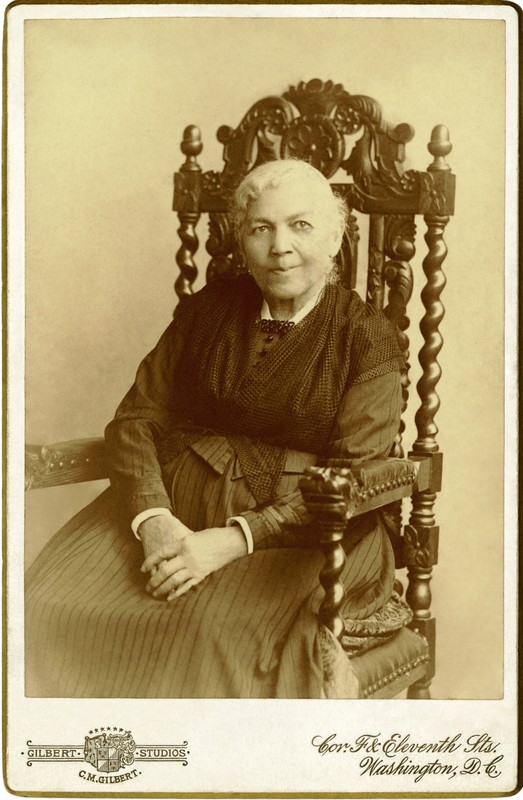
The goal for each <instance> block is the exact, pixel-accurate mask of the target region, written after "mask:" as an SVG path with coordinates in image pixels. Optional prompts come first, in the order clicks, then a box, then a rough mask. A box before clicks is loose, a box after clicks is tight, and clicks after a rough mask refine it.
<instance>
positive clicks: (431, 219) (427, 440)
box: [405, 125, 452, 699]
mask: <svg viewBox="0 0 523 800" xmlns="http://www.w3.org/2000/svg"><path fill="white" fill-rule="evenodd" d="M428 149H429V152H430V153H431V155H432V156H434V161H433V162H432V164H431V165H430V166H429V167H428V185H427V187H426V189H427V193H426V194H427V206H428V207H427V213H425V215H424V219H425V223H426V225H427V232H426V234H425V241H426V243H427V246H428V253H427V255H426V257H425V259H424V261H423V271H424V273H425V276H426V285H425V287H424V288H423V291H422V293H421V299H422V302H423V306H424V308H425V314H424V316H423V319H422V320H421V323H420V330H421V333H422V336H423V345H422V347H421V350H420V353H419V362H420V364H421V367H422V370H423V373H422V376H421V378H420V380H419V381H418V384H417V390H418V394H419V396H420V399H421V404H420V407H419V410H418V412H417V413H416V417H415V421H416V428H417V432H418V435H417V439H416V441H415V443H414V445H413V448H412V453H411V454H409V455H410V456H411V457H412V458H416V457H418V458H419V457H425V458H426V457H429V458H430V459H431V462H432V464H431V467H432V469H431V476H432V477H431V483H430V486H429V487H428V489H427V490H426V491H422V492H418V493H416V494H414V495H413V498H412V513H411V516H410V521H409V522H410V524H409V525H407V526H406V527H405V559H406V563H407V567H408V579H409V585H408V588H407V595H406V597H407V601H408V603H409V605H410V606H411V608H412V609H413V611H414V619H413V621H412V627H414V628H415V629H416V630H419V632H420V633H422V634H423V635H424V636H425V637H426V638H427V640H428V642H429V647H430V653H431V660H430V662H429V665H428V669H427V673H426V675H425V677H424V678H422V679H421V680H420V681H418V682H417V683H415V684H413V686H411V687H410V689H409V693H408V696H409V697H410V698H413V699H428V698H430V692H429V687H430V683H431V681H432V678H433V677H434V673H435V656H434V653H435V642H436V626H435V619H434V618H433V617H432V616H431V612H430V605H431V599H432V598H431V588H430V581H431V578H432V568H433V566H434V565H435V564H437V561H438V538H439V527H438V525H436V519H435V516H434V504H435V501H436V496H437V492H439V490H440V489H441V468H442V453H441V452H440V451H439V445H438V443H437V439H436V437H437V433H438V427H437V425H436V423H435V421H434V417H435V416H436V413H437V412H438V409H439V406H440V401H439V397H438V394H437V392H436V385H437V383H438V381H439V379H440V377H441V368H440V366H439V363H438V360H437V357H438V354H439V352H440V350H441V348H442V346H443V338H442V336H441V334H440V332H439V325H440V323H441V321H442V319H443V316H444V313H445V309H444V307H443V304H442V303H441V301H440V295H441V292H442V291H443V289H444V287H445V283H446V279H445V275H444V273H443V269H442V264H443V261H444V259H445V256H446V255H447V247H446V245H445V242H444V239H443V235H444V232H445V227H446V225H447V223H448V221H449V216H448V215H447V214H445V211H446V210H447V209H446V205H447V193H446V189H447V178H448V176H449V175H450V167H449V166H448V164H447V162H446V160H445V157H446V156H447V155H448V154H449V153H450V151H451V149H452V145H451V143H450V141H449V134H448V130H447V128H445V127H444V126H443V125H438V126H437V127H436V128H434V130H433V131H432V137H431V141H430V143H429V145H428Z"/></svg>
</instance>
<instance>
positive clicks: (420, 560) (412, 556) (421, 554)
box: [404, 525, 436, 569]
mask: <svg viewBox="0 0 523 800" xmlns="http://www.w3.org/2000/svg"><path fill="white" fill-rule="evenodd" d="M404 541H405V561H406V563H407V564H408V565H409V566H416V567H421V568H423V569H430V568H431V567H432V566H433V565H434V563H435V561H436V558H435V553H434V546H433V542H432V538H431V530H430V529H429V528H426V529H423V528H418V529H416V528H413V527H412V526H411V525H406V526H405V533H404Z"/></svg>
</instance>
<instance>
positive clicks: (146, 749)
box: [22, 727, 189, 783]
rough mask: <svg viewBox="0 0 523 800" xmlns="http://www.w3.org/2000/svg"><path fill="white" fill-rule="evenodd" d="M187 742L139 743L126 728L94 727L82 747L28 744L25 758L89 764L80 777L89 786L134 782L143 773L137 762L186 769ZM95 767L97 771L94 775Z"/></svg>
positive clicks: (31, 761) (30, 742) (33, 760)
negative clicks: (162, 763) (174, 763)
mask: <svg viewBox="0 0 523 800" xmlns="http://www.w3.org/2000/svg"><path fill="white" fill-rule="evenodd" d="M187 746H188V742H186V741H184V742H182V743H181V744H136V742H135V740H134V736H133V734H132V733H131V731H129V730H125V729H124V728H116V727H113V728H111V727H106V728H94V729H93V730H91V731H89V735H88V736H85V737H84V746H83V748H82V746H81V745H74V744H73V745H52V744H51V745H49V744H33V743H32V741H31V740H29V741H28V742H27V750H25V751H24V750H22V755H23V756H25V757H26V758H27V766H28V767H31V766H32V765H33V764H34V763H35V762H41V763H42V762H44V763H45V762H51V761H53V762H60V763H62V764H64V763H71V762H75V761H77V762H78V761H79V762H83V763H84V764H87V765H88V767H89V768H87V769H85V768H82V769H81V770H80V771H79V772H78V777H79V778H82V780H84V781H89V782H90V783H123V782H124V781H129V780H133V779H134V778H137V777H138V776H139V775H141V774H142V773H141V772H140V770H139V769H138V768H137V767H136V766H135V768H134V769H130V767H132V766H133V765H135V762H137V761H146V762H149V763H150V762H152V761H154V762H159V761H163V762H165V761H169V762H173V761H177V762H178V763H180V764H181V765H182V766H184V767H186V766H187V763H188V761H187V757H188V756H189V750H188V749H187ZM93 768H94V770H95V771H94V772H93Z"/></svg>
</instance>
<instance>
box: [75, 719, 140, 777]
mask: <svg viewBox="0 0 523 800" xmlns="http://www.w3.org/2000/svg"><path fill="white" fill-rule="evenodd" d="M115 730H116V729H115ZM92 732H93V731H89V733H92ZM135 750H136V743H135V741H134V739H133V737H132V734H131V731H125V733H123V734H121V733H99V734H98V735H97V736H92V737H89V736H86V737H85V746H84V757H85V760H86V761H87V762H88V763H89V764H92V765H93V767H96V769H97V770H98V772H118V770H119V769H123V768H125V767H130V766H131V764H132V763H133V762H134V751H135Z"/></svg>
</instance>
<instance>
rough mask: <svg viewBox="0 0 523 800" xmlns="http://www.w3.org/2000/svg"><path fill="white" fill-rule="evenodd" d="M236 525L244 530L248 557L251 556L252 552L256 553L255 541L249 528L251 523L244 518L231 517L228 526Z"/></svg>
mask: <svg viewBox="0 0 523 800" xmlns="http://www.w3.org/2000/svg"><path fill="white" fill-rule="evenodd" d="M234 523H236V524H237V525H239V526H240V528H241V529H242V533H243V535H244V536H245V541H246V542H247V555H248V556H250V555H251V553H252V552H254V540H253V538H252V531H251V529H250V527H249V523H248V522H247V520H246V519H244V518H243V517H229V519H228V520H227V522H226V523H225V524H226V525H234Z"/></svg>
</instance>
